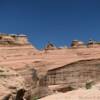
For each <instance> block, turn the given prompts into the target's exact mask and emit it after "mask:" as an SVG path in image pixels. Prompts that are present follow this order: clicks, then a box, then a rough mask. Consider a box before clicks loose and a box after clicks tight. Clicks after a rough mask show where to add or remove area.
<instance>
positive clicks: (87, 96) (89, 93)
mask: <svg viewBox="0 0 100 100" xmlns="http://www.w3.org/2000/svg"><path fill="white" fill-rule="evenodd" d="M39 100H100V85H96V86H94V87H93V88H92V89H88V90H86V89H78V90H74V91H70V92H67V93H55V94H53V95H50V96H47V97H45V98H42V99H39Z"/></svg>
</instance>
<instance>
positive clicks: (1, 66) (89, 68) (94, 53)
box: [0, 34, 100, 100]
mask: <svg viewBox="0 0 100 100" xmlns="http://www.w3.org/2000/svg"><path fill="white" fill-rule="evenodd" d="M99 75H100V45H99V42H95V43H94V42H92V41H89V43H87V44H85V43H83V42H81V41H73V42H72V44H71V47H70V48H65V47H64V48H59V47H58V48H57V47H55V46H54V45H53V44H51V43H49V44H48V45H47V46H46V47H45V49H44V50H42V51H40V50H37V49H36V48H35V47H34V46H32V45H31V44H30V43H29V42H28V39H27V37H26V36H25V35H13V34H12V35H7V34H1V35H0V100H7V98H12V100H18V99H19V100H20V98H21V99H22V98H25V99H26V100H31V98H32V99H33V98H34V97H38V98H40V97H44V96H46V95H49V94H51V93H52V90H54V89H51V88H49V87H50V86H51V85H58V88H56V90H59V89H61V90H63V91H65V90H68V89H71V87H72V88H73V89H76V88H79V87H83V86H85V84H86V82H88V81H93V82H94V83H97V82H99V81H100V76H99ZM59 91H60V90H59ZM21 93H22V95H21ZM18 95H21V97H20V98H18V97H19V96H18ZM8 100H10V99H8Z"/></svg>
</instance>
